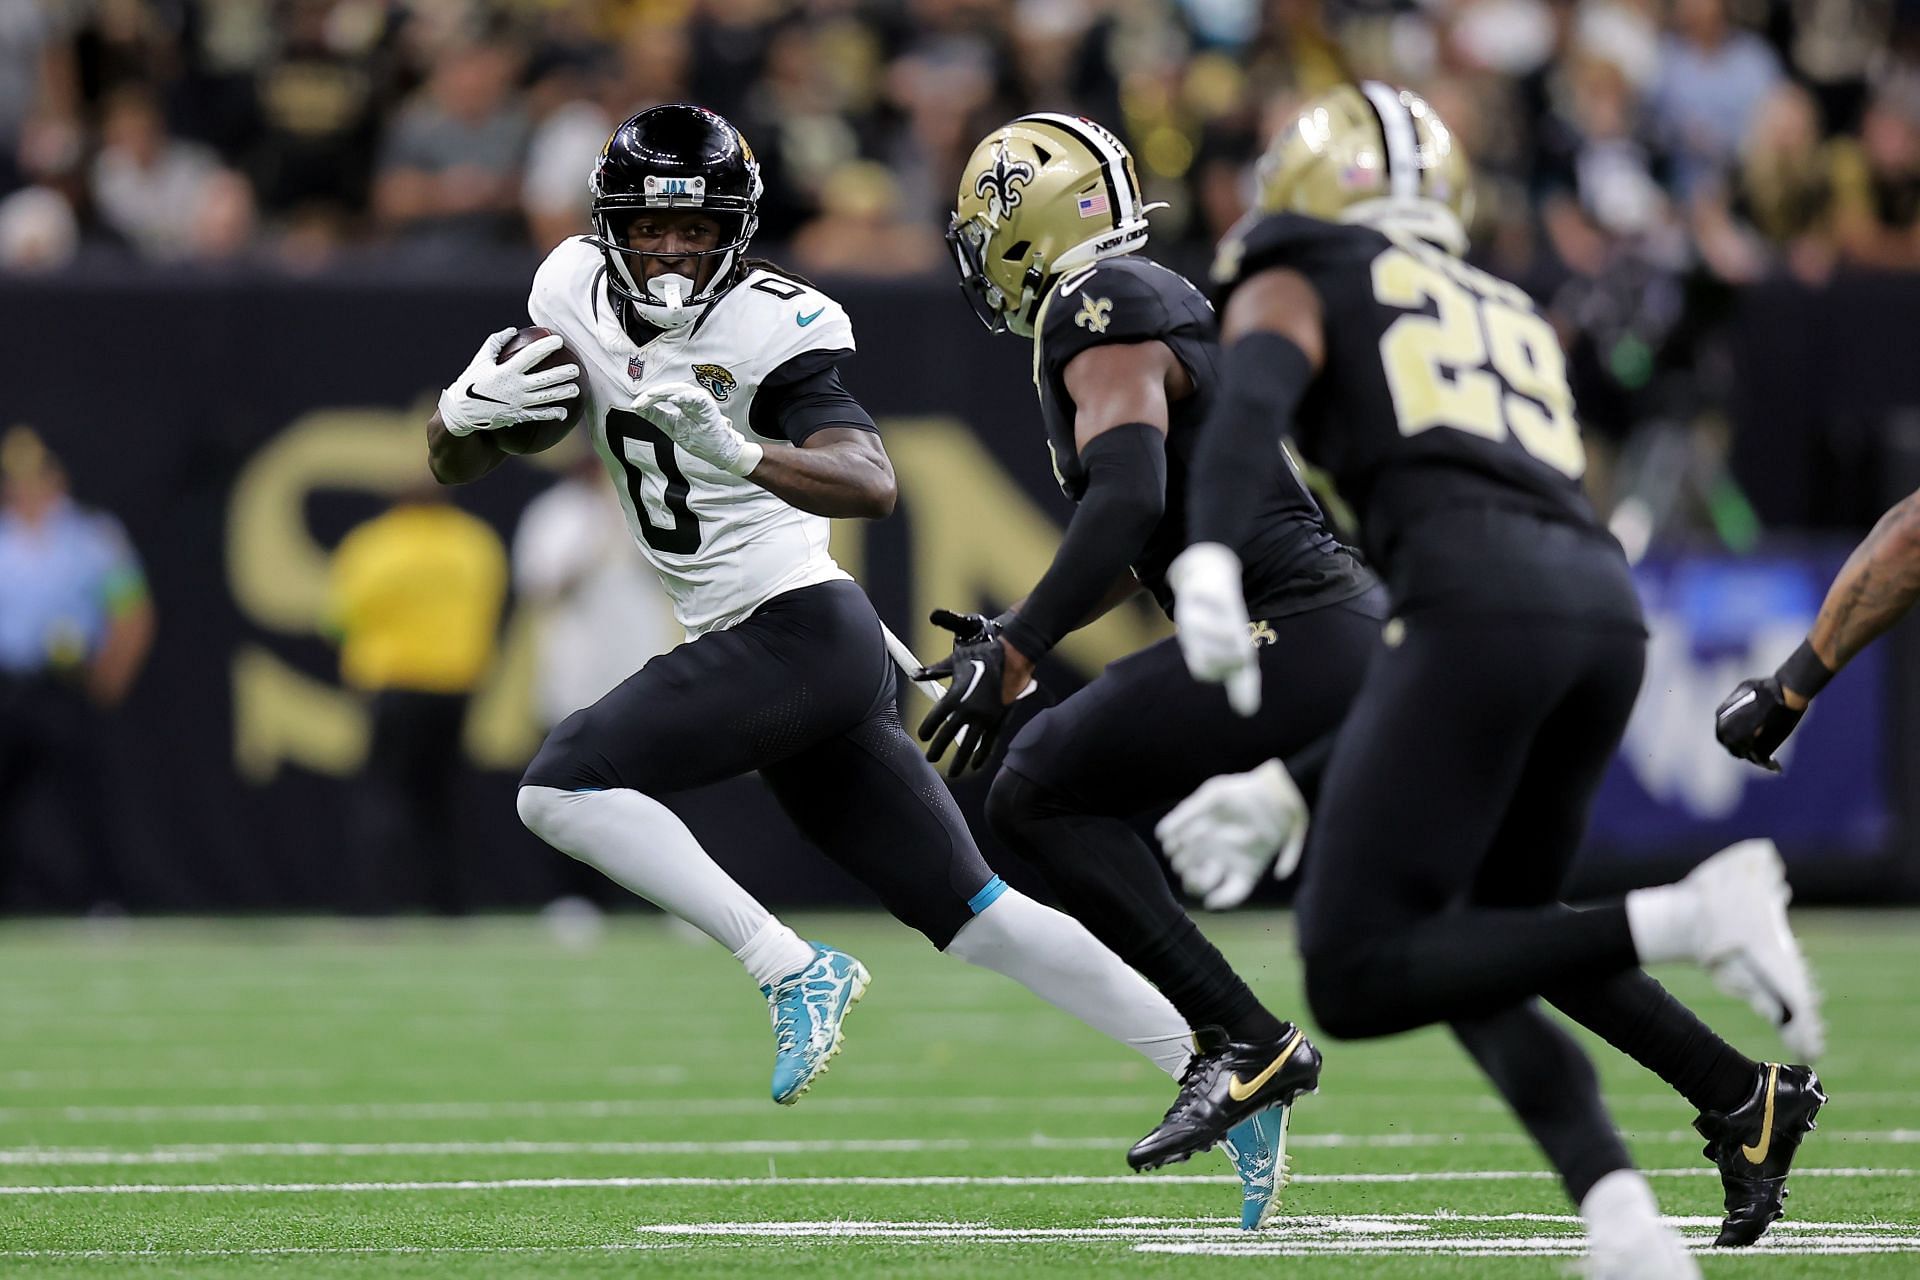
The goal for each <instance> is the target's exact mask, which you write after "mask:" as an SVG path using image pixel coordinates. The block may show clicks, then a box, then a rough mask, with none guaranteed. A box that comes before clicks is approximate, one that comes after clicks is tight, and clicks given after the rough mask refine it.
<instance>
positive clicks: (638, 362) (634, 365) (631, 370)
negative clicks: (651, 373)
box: [627, 355, 647, 382]
mask: <svg viewBox="0 0 1920 1280" xmlns="http://www.w3.org/2000/svg"><path fill="white" fill-rule="evenodd" d="M646 376H647V362H646V361H645V360H642V359H641V358H640V357H639V356H637V355H632V356H628V357H627V377H628V378H629V379H631V380H632V381H634V382H638V381H640V379H642V378H644V377H646Z"/></svg>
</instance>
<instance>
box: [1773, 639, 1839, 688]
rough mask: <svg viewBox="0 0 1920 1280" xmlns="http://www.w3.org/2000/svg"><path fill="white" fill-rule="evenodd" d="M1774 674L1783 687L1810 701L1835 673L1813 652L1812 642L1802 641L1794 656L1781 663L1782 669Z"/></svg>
mask: <svg viewBox="0 0 1920 1280" xmlns="http://www.w3.org/2000/svg"><path fill="white" fill-rule="evenodd" d="M1773 674H1774V678H1775V679H1776V680H1778V681H1779V682H1780V683H1781V685H1783V686H1784V687H1786V688H1788V689H1791V690H1793V691H1794V692H1795V693H1797V694H1799V695H1800V696H1801V697H1803V698H1806V699H1808V700H1809V701H1811V700H1812V698H1813V696H1814V695H1815V694H1817V693H1819V692H1820V691H1821V690H1822V689H1824V688H1826V687H1827V681H1829V680H1831V679H1833V672H1832V671H1831V670H1829V669H1828V667H1827V664H1826V663H1824V662H1822V661H1820V655H1819V654H1817V653H1815V652H1814V651H1813V641H1811V640H1802V641H1801V642H1800V647H1799V648H1798V649H1795V650H1794V651H1793V656H1792V657H1791V658H1788V659H1787V660H1786V661H1785V662H1783V663H1781V664H1780V669H1779V670H1778V671H1776V672H1774V673H1773Z"/></svg>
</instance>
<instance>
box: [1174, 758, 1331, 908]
mask: <svg viewBox="0 0 1920 1280" xmlns="http://www.w3.org/2000/svg"><path fill="white" fill-rule="evenodd" d="M1153 832H1154V834H1155V835H1157V836H1159V837H1160V847H1161V848H1163V849H1165V850H1166V851H1167V861H1168V862H1170V863H1171V864H1172V865H1173V869H1174V870H1175V871H1176V872H1178V873H1179V875H1180V882H1181V883H1182V884H1184V885H1185V886H1186V888H1187V892H1188V893H1191V894H1193V895H1194V896H1195V897H1198V898H1199V899H1200V900H1201V901H1202V902H1203V903H1204V904H1205V905H1206V908H1207V910H1209V911H1225V910H1227V909H1228V908H1229V907H1237V906H1239V905H1240V904H1241V903H1242V902H1245V901H1246V900H1247V895H1248V894H1249V893H1252V892H1253V886H1254V885H1255V884H1257V883H1258V882H1259V880H1260V875H1261V873H1262V872H1264V871H1265V870H1266V869H1267V864H1268V863H1272V864H1273V878H1274V879H1275V880H1285V879H1286V878H1287V877H1288V876H1290V875H1292V874H1293V873H1294V870H1295V869H1296V868H1297V867H1299V865H1300V853H1301V850H1303V849H1304V848H1306V844H1307V802H1306V800H1305V798H1304V797H1302V796H1301V794H1300V788H1299V787H1296V786H1295V785H1294V784H1293V778H1292V776H1291V775H1290V774H1288V773H1287V767H1286V766H1285V765H1283V764H1281V763H1280V762H1279V761H1278V760H1269V761H1267V762H1266V763H1265V764H1263V765H1261V766H1260V767H1259V768H1258V769H1255V770H1253V771H1252V772H1251V773H1226V774H1221V775H1220V776H1219V777H1217V778H1208V779H1207V780H1206V781H1205V782H1203V783H1201V784H1200V786H1199V788H1198V789H1196V790H1195V791H1194V793H1193V794H1192V795H1190V796H1188V797H1187V798H1186V799H1185V800H1182V801H1181V802H1180V803H1179V804H1178V805H1176V806H1175V807H1174V810H1173V812H1172V813H1169V814H1168V815H1167V816H1166V817H1164V818H1162V819H1160V824H1159V825H1158V826H1156V827H1155V828H1154V829H1153Z"/></svg>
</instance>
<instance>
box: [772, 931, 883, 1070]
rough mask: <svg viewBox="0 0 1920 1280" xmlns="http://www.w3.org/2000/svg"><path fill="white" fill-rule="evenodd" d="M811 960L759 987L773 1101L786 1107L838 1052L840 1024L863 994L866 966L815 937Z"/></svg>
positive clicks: (824, 1068)
mask: <svg viewBox="0 0 1920 1280" xmlns="http://www.w3.org/2000/svg"><path fill="white" fill-rule="evenodd" d="M810 945H811V946H812V947H813V963H811V964H809V965H808V966H807V967H806V968H804V969H802V970H800V971H799V972H798V973H795V974H792V975H790V976H788V977H785V978H782V979H781V980H780V981H779V982H778V983H777V984H775V985H774V986H771V987H762V988H760V994H761V995H763V996H765V997H766V998H767V1012H768V1014H769V1015H770V1016H771V1017H772V1019H773V1038H774V1045H773V1100H774V1101H775V1102H777V1103H779V1104H780V1105H781V1106H783V1107H786V1106H792V1105H793V1104H794V1103H795V1102H798V1101H799V1100H800V1095H801V1094H803V1093H805V1092H806V1091H807V1090H808V1089H809V1088H811V1087H812V1085H813V1082H814V1079H815V1078H816V1077H818V1076H820V1075H822V1074H823V1073H824V1072H825V1071H826V1069H827V1064H828V1063H829V1062H832V1061H833V1055H835V1054H836V1053H839V1052H840V1041H841V1038H842V1037H841V1031H840V1023H841V1022H842V1021H843V1020H844V1019H845V1018H846V1016H847V1010H848V1009H851V1008H852V1007H853V1004H854V1002H855V1001H856V1000H858V999H859V998H860V997H861V996H863V995H865V994H866V991H867V982H868V974H867V967H866V966H865V965H863V964H861V963H860V962H859V961H858V960H855V959H854V958H853V957H852V956H850V955H848V954H847V953H846V952H844V951H835V950H834V949H833V948H832V947H829V946H825V945H823V944H821V943H818V942H815V943H811V944H810Z"/></svg>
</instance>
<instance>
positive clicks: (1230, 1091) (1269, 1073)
mask: <svg viewBox="0 0 1920 1280" xmlns="http://www.w3.org/2000/svg"><path fill="white" fill-rule="evenodd" d="M1300 1040H1301V1035H1300V1032H1299V1030H1298V1029H1297V1028H1296V1029H1295V1031H1294V1033H1293V1039H1292V1040H1290V1041H1288V1042H1287V1047H1286V1049H1285V1051H1283V1052H1282V1053H1281V1055H1280V1056H1279V1057H1277V1058H1275V1059H1274V1060H1273V1061H1272V1062H1269V1063H1268V1064H1267V1069H1266V1070H1265V1071H1262V1072H1261V1073H1260V1074H1259V1075H1257V1076H1255V1077H1254V1078H1253V1079H1252V1080H1251V1081H1250V1082H1248V1083H1247V1084H1241V1083H1240V1076H1239V1074H1238V1073H1235V1074H1234V1075H1230V1076H1228V1077H1227V1096H1228V1097H1229V1098H1232V1099H1233V1100H1234V1101H1235V1102H1245V1101H1246V1100H1247V1099H1248V1098H1251V1097H1252V1096H1253V1095H1254V1094H1255V1093H1257V1092H1259V1090H1260V1086H1261V1085H1264V1084H1265V1083H1266V1082H1267V1081H1269V1080H1271V1079H1273V1073H1274V1072H1276V1071H1278V1070H1279V1069H1280V1068H1282V1067H1284V1066H1286V1065H1287V1059H1288V1058H1291V1057H1292V1056H1293V1051H1294V1050H1295V1049H1298V1048H1299V1047H1300Z"/></svg>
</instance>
